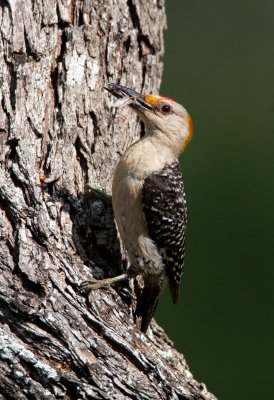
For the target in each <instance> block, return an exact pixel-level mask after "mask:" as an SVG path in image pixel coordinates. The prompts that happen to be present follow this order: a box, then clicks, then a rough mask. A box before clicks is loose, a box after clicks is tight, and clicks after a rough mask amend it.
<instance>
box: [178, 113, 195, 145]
mask: <svg viewBox="0 0 274 400" xmlns="http://www.w3.org/2000/svg"><path fill="white" fill-rule="evenodd" d="M187 128H188V136H187V137H186V139H185V140H184V141H183V144H182V149H181V153H182V152H183V151H184V150H185V148H186V146H187V145H188V143H189V142H190V141H191V139H192V133H193V123H192V118H191V116H190V115H189V114H188V115H187Z"/></svg>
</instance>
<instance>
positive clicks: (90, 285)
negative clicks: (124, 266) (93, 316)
mask: <svg viewBox="0 0 274 400" xmlns="http://www.w3.org/2000/svg"><path fill="white" fill-rule="evenodd" d="M125 279H128V275H127V274H121V275H118V276H114V277H113V278H106V279H100V280H96V279H94V280H92V281H84V282H82V283H81V284H80V287H79V292H80V293H89V292H91V291H92V290H96V289H101V288H103V287H107V286H110V285H112V284H113V283H116V282H120V281H123V280H125Z"/></svg>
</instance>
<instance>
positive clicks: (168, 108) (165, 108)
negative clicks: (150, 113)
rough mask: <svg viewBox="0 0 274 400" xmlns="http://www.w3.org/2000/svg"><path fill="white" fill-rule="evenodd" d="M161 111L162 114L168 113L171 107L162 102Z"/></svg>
mask: <svg viewBox="0 0 274 400" xmlns="http://www.w3.org/2000/svg"><path fill="white" fill-rule="evenodd" d="M161 111H162V113H163V114H169V113H170V111H171V107H170V106H169V105H168V104H164V105H163V106H162V107H161Z"/></svg>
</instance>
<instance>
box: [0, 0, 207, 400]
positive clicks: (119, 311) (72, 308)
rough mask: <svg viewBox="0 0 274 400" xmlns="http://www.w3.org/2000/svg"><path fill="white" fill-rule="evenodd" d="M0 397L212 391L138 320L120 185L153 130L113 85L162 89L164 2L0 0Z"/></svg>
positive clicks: (174, 395)
mask: <svg viewBox="0 0 274 400" xmlns="http://www.w3.org/2000/svg"><path fill="white" fill-rule="evenodd" d="M0 27H1V28H0V29H1V31H0V54H1V56H0V74H1V75H0V82H1V91H0V99H1V106H0V399H22V400H23V399H39V400H41V399H58V398H63V399H150V400H152V399H174V400H175V399H214V398H215V397H214V396H213V395H211V394H210V393H209V392H208V391H207V390H206V387H205V386H204V385H203V384H199V383H197V382H196V381H195V380H194V379H193V377H192V375H191V373H190V371H189V369H188V367H187V364H186V362H185V360H184V357H183V355H181V354H179V353H178V352H177V351H176V350H175V349H174V348H173V347H172V343H171V342H170V341H169V339H168V338H167V337H166V335H165V334H164V332H163V330H162V329H161V328H160V327H159V326H157V325H156V323H153V325H152V329H151V330H150V331H149V333H148V335H144V334H142V333H141V332H139V331H138V330H137V329H136V327H135V326H134V324H133V322H132V318H131V311H130V304H131V298H130V295H129V294H128V291H127V290H126V288H119V287H118V288H115V290H114V289H112V288H110V289H102V290H98V291H94V292H92V293H91V295H90V298H89V301H87V299H86V298H85V297H84V296H83V295H81V294H80V293H79V291H78V288H79V284H80V283H81V282H82V281H85V280H90V279H91V278H92V277H96V278H100V277H103V276H104V277H106V276H112V275H115V274H117V273H121V272H122V271H123V269H124V265H125V260H123V257H122V255H121V252H120V246H119V242H118V240H117V235H116V230H115V226H114V222H113V215H112V209H111V204H109V203H108V202H103V201H102V200H100V199H96V198H90V197H89V196H86V195H85V194H84V185H85V183H87V182H90V183H92V184H93V185H94V187H101V188H102V189H103V190H104V191H106V192H108V193H109V192H110V185H111V179H112V173H113V169H114V166H115V165H116V163H117V161H118V160H119V157H120V155H121V153H122V152H123V151H124V150H125V149H126V148H127V147H128V146H129V144H130V143H132V141H134V140H136V139H137V138H138V137H139V135H140V134H141V128H140V125H139V123H138V121H137V119H136V117H135V115H134V113H130V112H128V110H127V109H123V110H119V112H117V111H116V110H114V109H113V108H111V101H112V99H111V98H110V95H109V94H108V93H107V92H106V91H104V89H103V87H104V85H105V84H106V83H107V82H108V81H112V82H116V83H121V84H124V85H127V86H129V87H132V88H134V89H136V90H138V91H148V92H151V91H157V90H158V89H159V85H160V80H161V73H162V63H161V57H162V54H163V29H164V28H165V9H164V1H163V0H151V1H147V0H105V1H103V0H101V1H100V0H83V1H80V0H71V1H65V0H47V1H42V0H32V1H31V0H24V1H20V0H0Z"/></svg>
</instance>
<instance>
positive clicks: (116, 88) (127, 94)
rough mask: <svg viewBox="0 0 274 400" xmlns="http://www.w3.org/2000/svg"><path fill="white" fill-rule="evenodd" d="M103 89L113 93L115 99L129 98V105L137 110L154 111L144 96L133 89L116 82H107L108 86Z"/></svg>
mask: <svg viewBox="0 0 274 400" xmlns="http://www.w3.org/2000/svg"><path fill="white" fill-rule="evenodd" d="M105 89H106V90H107V91H108V92H110V93H111V94H113V96H115V97H116V98H117V99H123V98H125V99H126V98H128V99H129V100H130V99H131V100H132V102H130V103H129V104H130V106H131V107H133V108H136V109H137V110H139V111H144V110H147V111H155V110H154V108H153V107H152V106H151V105H150V104H149V103H147V102H146V101H145V99H144V96H143V95H142V94H140V93H138V92H135V90H132V89H129V88H127V87H125V86H122V85H118V84H117V83H108V87H105Z"/></svg>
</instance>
